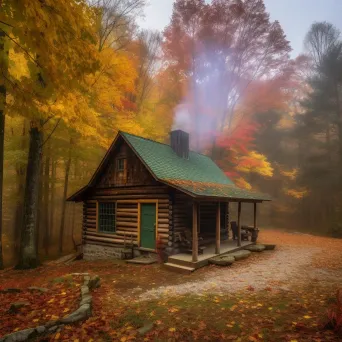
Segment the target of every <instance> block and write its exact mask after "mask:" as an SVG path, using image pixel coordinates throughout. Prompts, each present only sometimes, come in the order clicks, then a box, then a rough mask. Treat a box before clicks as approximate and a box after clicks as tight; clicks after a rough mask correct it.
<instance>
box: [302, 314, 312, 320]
mask: <svg viewBox="0 0 342 342" xmlns="http://www.w3.org/2000/svg"><path fill="white" fill-rule="evenodd" d="M303 317H304V318H305V319H310V318H311V316H309V315H305V316H303Z"/></svg>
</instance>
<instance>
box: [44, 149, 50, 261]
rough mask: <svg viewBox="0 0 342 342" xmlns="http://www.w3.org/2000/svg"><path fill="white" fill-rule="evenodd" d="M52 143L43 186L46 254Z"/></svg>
mask: <svg viewBox="0 0 342 342" xmlns="http://www.w3.org/2000/svg"><path fill="white" fill-rule="evenodd" d="M50 151H51V147H50V143H49V145H48V149H47V156H46V158H45V167H44V186H43V189H44V190H43V192H44V202H43V204H44V206H43V231H44V237H43V244H44V250H45V255H48V254H49V244H50V234H49V218H50V217H49V202H50V201H49V194H50V187H49V182H50Z"/></svg>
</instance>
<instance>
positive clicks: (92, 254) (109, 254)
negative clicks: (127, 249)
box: [83, 243, 124, 260]
mask: <svg viewBox="0 0 342 342" xmlns="http://www.w3.org/2000/svg"><path fill="white" fill-rule="evenodd" d="M123 250H124V249H123V247H114V246H113V247H108V246H100V245H93V244H89V243H86V244H85V245H84V246H83V259H84V260H98V259H122V253H121V252H122V251H123Z"/></svg>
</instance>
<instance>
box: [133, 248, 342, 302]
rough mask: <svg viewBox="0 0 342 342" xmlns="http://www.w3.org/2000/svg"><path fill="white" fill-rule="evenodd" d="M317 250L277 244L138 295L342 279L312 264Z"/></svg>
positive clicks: (149, 296)
mask: <svg viewBox="0 0 342 342" xmlns="http://www.w3.org/2000/svg"><path fill="white" fill-rule="evenodd" d="M320 251H321V248H319V247H314V246H308V247H304V246H280V247H279V248H277V249H276V250H274V251H264V252H262V253H253V254H252V256H251V257H250V258H248V259H246V260H242V261H239V262H236V263H234V264H233V266H231V267H226V268H220V267H216V266H213V267H210V269H209V270H204V271H203V274H202V277H200V278H198V277H197V279H196V280H195V279H194V280H193V281H191V280H190V279H189V281H187V282H185V283H183V284H179V285H170V286H160V287H157V288H154V289H151V290H148V291H146V292H144V293H141V294H140V295H139V299H140V300H149V299H156V298H160V297H162V296H174V295H184V294H197V295H201V294H202V295H203V294H208V293H215V294H228V293H232V292H236V291H240V290H243V289H246V288H247V287H248V286H252V287H253V288H254V289H255V290H263V289H266V288H272V290H284V291H289V290H291V287H292V286H294V285H300V284H303V283H306V284H307V283H308V282H310V281H319V282H339V281H341V279H342V272H340V271H338V272H337V271H331V270H323V269H318V268H315V267H313V266H312V265H311V261H312V258H313V256H314V255H316V254H317V253H319V252H320ZM197 272H202V270H200V271H197ZM170 276H172V274H171V273H170ZM189 277H190V278H191V276H189Z"/></svg>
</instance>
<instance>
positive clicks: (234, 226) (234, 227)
mask: <svg viewBox="0 0 342 342" xmlns="http://www.w3.org/2000/svg"><path fill="white" fill-rule="evenodd" d="M230 227H231V229H232V233H233V240H237V238H238V225H237V223H236V221H232V222H231V223H230ZM248 237H249V233H248V231H247V230H246V229H244V228H243V227H241V240H242V241H248Z"/></svg>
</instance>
